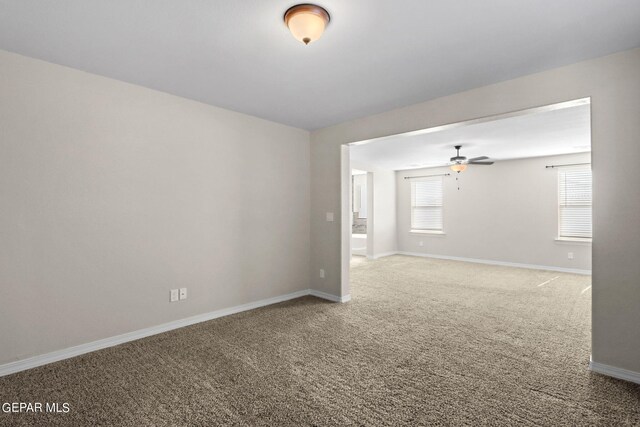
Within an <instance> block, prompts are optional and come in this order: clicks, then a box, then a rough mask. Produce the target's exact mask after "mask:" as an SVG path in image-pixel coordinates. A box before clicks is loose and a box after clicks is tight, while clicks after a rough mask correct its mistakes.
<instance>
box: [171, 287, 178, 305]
mask: <svg viewBox="0 0 640 427" xmlns="http://www.w3.org/2000/svg"><path fill="white" fill-rule="evenodd" d="M170 301H171V302H176V301H178V290H177V289H171V300H170Z"/></svg>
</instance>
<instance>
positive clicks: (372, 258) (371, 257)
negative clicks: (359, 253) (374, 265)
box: [367, 252, 399, 260]
mask: <svg viewBox="0 0 640 427" xmlns="http://www.w3.org/2000/svg"><path fill="white" fill-rule="evenodd" d="M398 253H399V252H382V253H380V254H375V255H373V256H367V259H371V260H374V259H380V258H384V257H387V256H391V255H398Z"/></svg>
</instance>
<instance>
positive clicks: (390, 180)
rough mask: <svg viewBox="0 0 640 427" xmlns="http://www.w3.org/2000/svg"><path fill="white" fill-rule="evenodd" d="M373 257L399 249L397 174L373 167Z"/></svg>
mask: <svg viewBox="0 0 640 427" xmlns="http://www.w3.org/2000/svg"><path fill="white" fill-rule="evenodd" d="M371 226H372V227H373V257H374V258H377V257H379V256H381V255H385V254H388V253H389V252H395V251H397V250H398V236H397V234H396V230H397V224H396V174H395V172H394V171H387V170H380V169H373V218H372V221H371Z"/></svg>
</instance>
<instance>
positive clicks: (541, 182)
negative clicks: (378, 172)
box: [396, 153, 591, 270]
mask: <svg viewBox="0 0 640 427" xmlns="http://www.w3.org/2000/svg"><path fill="white" fill-rule="evenodd" d="M589 161H590V154H589V153H584V154H573V155H567V156H552V157H537V158H532V159H521V160H509V161H501V162H496V163H495V164H494V165H493V166H475V167H474V166H469V167H468V168H467V170H466V171H464V172H462V173H460V174H459V175H458V176H457V178H458V179H459V181H458V182H456V174H455V173H451V176H448V177H445V178H444V183H443V185H444V195H443V197H444V200H443V204H444V206H443V214H444V218H443V222H444V231H445V234H444V235H434V234H416V233H411V232H410V229H411V185H410V180H406V179H404V178H405V177H407V176H420V175H430V174H438V173H448V172H451V171H450V170H449V169H448V168H432V169H416V170H411V171H401V172H397V174H396V178H397V180H396V184H397V187H398V188H397V194H398V198H397V209H398V250H399V251H402V252H411V253H422V254H431V255H445V256H453V257H463V258H475V259H484V260H492V261H505V262H513V263H520V264H534V265H539V266H549V267H560V268H569V269H578V270H591V244H587V243H569V242H558V241H556V238H557V237H558V170H557V169H545V166H546V165H554V164H556V165H557V164H569V163H579V162H589ZM457 184H459V185H460V190H458V189H457V188H458V187H457ZM420 242H422V246H420ZM569 252H572V253H573V255H574V258H573V259H572V260H570V259H568V253H569Z"/></svg>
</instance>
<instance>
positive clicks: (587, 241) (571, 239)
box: [555, 237, 593, 245]
mask: <svg viewBox="0 0 640 427" xmlns="http://www.w3.org/2000/svg"><path fill="white" fill-rule="evenodd" d="M555 241H556V242H558V243H582V244H587V245H590V244H591V243H592V242H593V240H592V239H581V238H579V237H557V238H556V239H555Z"/></svg>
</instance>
